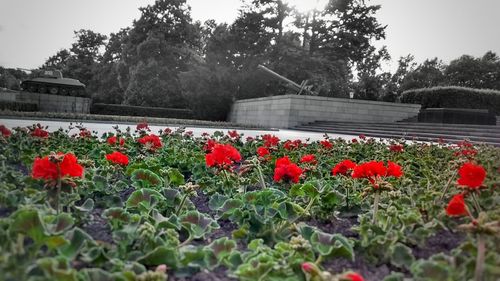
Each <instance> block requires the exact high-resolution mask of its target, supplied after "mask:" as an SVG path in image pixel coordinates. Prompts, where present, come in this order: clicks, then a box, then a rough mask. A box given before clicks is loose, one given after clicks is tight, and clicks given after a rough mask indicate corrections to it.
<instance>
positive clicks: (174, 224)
mask: <svg viewBox="0 0 500 281" xmlns="http://www.w3.org/2000/svg"><path fill="white" fill-rule="evenodd" d="M152 217H153V220H154V222H155V227H156V228H158V229H162V228H173V229H176V230H180V229H181V227H182V225H181V222H180V221H179V218H178V217H177V216H176V215H175V214H172V215H171V216H170V217H169V218H168V219H167V218H166V217H164V216H163V215H162V214H160V212H158V210H156V209H154V210H153V213H152Z"/></svg>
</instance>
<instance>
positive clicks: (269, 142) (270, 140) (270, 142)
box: [262, 134, 280, 147]
mask: <svg viewBox="0 0 500 281" xmlns="http://www.w3.org/2000/svg"><path fill="white" fill-rule="evenodd" d="M262 139H263V140H264V146H265V147H273V146H277V145H278V143H279V142H280V139H279V138H278V137H276V136H274V135H269V134H267V135H263V136H262Z"/></svg>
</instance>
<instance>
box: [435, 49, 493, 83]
mask: <svg viewBox="0 0 500 281" xmlns="http://www.w3.org/2000/svg"><path fill="white" fill-rule="evenodd" d="M444 75H445V76H446V80H447V83H448V84H449V85H454V86H463V87H470V88H486V89H497V90H500V58H499V57H498V56H497V55H496V54H495V53H493V52H491V51H489V52H486V54H484V56H483V57H482V58H474V57H472V56H468V55H463V56H461V57H460V58H458V59H456V60H452V61H451V62H450V64H449V65H448V66H447V67H446V69H445V70H444Z"/></svg>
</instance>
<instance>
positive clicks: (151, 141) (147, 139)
mask: <svg viewBox="0 0 500 281" xmlns="http://www.w3.org/2000/svg"><path fill="white" fill-rule="evenodd" d="M138 141H139V143H141V144H143V145H145V146H146V147H148V148H149V149H152V150H154V149H158V148H161V147H162V146H163V144H162V143H161V139H160V137H159V136H157V135H155V134H151V135H147V136H144V137H142V138H140V139H139V140H138Z"/></svg>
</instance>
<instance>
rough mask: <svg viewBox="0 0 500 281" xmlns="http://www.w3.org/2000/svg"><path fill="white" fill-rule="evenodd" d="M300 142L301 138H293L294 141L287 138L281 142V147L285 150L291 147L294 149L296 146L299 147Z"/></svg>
mask: <svg viewBox="0 0 500 281" xmlns="http://www.w3.org/2000/svg"><path fill="white" fill-rule="evenodd" d="M301 144H302V141H301V140H294V141H291V140H287V141H286V142H285V143H284V144H283V147H284V148H285V149H286V150H292V149H296V148H299V147H300V146H301Z"/></svg>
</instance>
